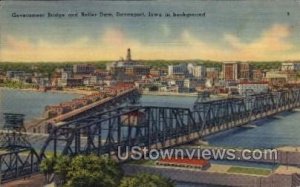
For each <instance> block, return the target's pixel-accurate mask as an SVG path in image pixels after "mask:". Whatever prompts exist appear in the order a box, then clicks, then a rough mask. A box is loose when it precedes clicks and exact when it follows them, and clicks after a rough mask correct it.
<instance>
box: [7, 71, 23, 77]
mask: <svg viewBox="0 0 300 187" xmlns="http://www.w3.org/2000/svg"><path fill="white" fill-rule="evenodd" d="M24 75H25V72H24V71H7V72H6V77H7V78H9V79H11V78H15V77H23V76H24Z"/></svg>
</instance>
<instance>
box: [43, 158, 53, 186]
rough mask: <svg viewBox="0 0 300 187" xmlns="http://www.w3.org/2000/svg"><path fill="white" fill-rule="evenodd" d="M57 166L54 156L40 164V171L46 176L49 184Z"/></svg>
mask: <svg viewBox="0 0 300 187" xmlns="http://www.w3.org/2000/svg"><path fill="white" fill-rule="evenodd" d="M55 164H56V159H55V157H53V156H49V157H48V158H46V159H44V160H43V161H42V162H41V164H40V170H41V172H42V173H43V174H44V175H45V179H46V181H47V182H49V181H50V176H51V174H53V173H54V166H55Z"/></svg>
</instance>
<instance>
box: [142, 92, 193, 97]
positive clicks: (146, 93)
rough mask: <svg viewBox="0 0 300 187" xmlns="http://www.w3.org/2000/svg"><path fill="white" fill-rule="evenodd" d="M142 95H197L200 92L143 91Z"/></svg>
mask: <svg viewBox="0 0 300 187" xmlns="http://www.w3.org/2000/svg"><path fill="white" fill-rule="evenodd" d="M142 95H153V96H179V97H182V96H184V97H197V96H198V93H197V92H193V93H176V92H142Z"/></svg>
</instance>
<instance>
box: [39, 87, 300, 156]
mask: <svg viewBox="0 0 300 187" xmlns="http://www.w3.org/2000/svg"><path fill="white" fill-rule="evenodd" d="M201 97H203V95H201ZM299 106H300V89H293V90H280V91H276V92H269V93H264V94H253V95H249V96H247V97H231V98H225V99H216V100H212V99H211V98H209V99H208V98H207V96H205V99H203V98H202V99H197V101H196V102H195V104H194V108H193V109H192V110H190V109H189V108H172V107H156V106H127V107H120V108H117V109H113V110H110V111H103V112H98V113H94V114H92V115H88V116H85V117H82V118H80V119H77V120H73V121H69V122H67V123H66V124H64V125H61V126H56V127H55V128H54V129H53V130H52V131H51V133H50V135H49V138H48V139H47V141H46V143H45V145H44V146H43V148H42V151H41V155H42V156H45V153H46V152H47V151H51V152H54V154H55V155H57V154H63V155H77V154H90V153H95V154H98V155H100V154H108V155H116V152H117V149H118V147H119V150H121V151H122V152H124V151H125V149H126V148H129V147H132V146H145V147H157V148H167V147H170V146H175V145H179V144H184V143H188V142H190V141H194V140H196V139H199V138H201V137H204V136H207V135H211V134H213V133H217V132H221V131H225V130H227V129H230V128H234V127H237V126H242V125H244V124H247V123H249V122H251V121H255V120H258V119H261V118H264V117H268V116H272V115H275V114H277V113H279V112H283V111H286V110H292V109H294V108H296V107H299Z"/></svg>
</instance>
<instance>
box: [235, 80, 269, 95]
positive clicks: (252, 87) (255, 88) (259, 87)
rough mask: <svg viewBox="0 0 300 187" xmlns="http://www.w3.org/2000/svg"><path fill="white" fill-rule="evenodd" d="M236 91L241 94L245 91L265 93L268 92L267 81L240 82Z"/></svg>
mask: <svg viewBox="0 0 300 187" xmlns="http://www.w3.org/2000/svg"><path fill="white" fill-rule="evenodd" d="M237 89H238V92H239V94H241V95H245V94H246V93H266V92H268V89H269V85H268V83H264V82H258V83H240V84H238V86H237Z"/></svg>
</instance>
